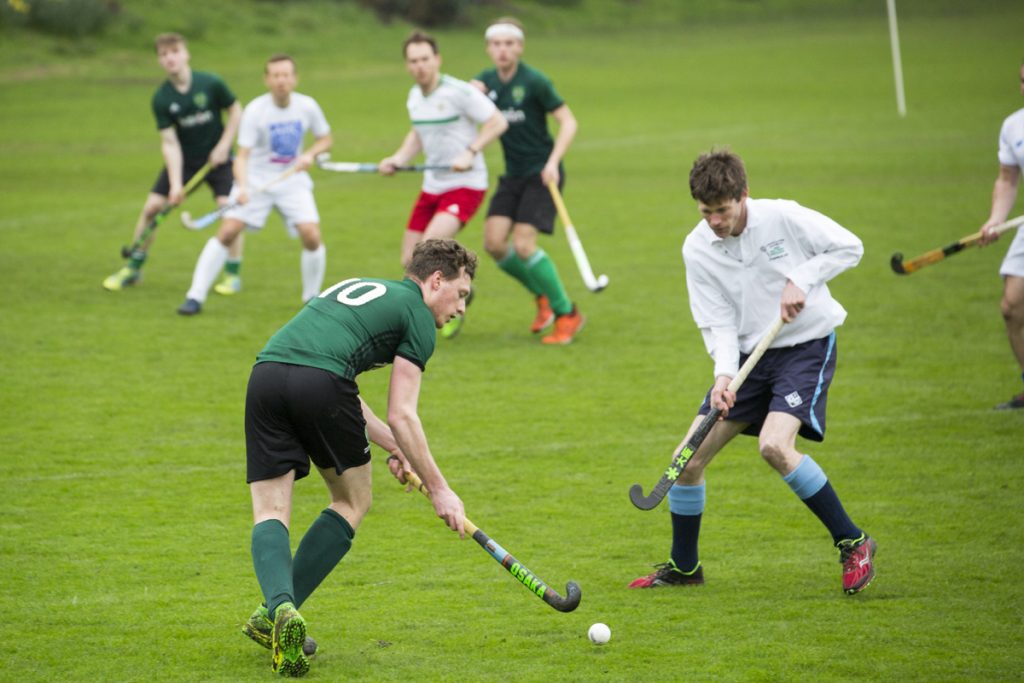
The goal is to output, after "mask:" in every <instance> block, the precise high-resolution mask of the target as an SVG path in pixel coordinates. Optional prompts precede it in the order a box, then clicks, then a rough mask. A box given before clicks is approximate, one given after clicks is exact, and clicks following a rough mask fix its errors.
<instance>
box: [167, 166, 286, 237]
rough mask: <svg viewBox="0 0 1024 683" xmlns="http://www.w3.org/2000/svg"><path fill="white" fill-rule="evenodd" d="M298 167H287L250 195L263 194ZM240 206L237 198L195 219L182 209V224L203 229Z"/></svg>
mask: <svg viewBox="0 0 1024 683" xmlns="http://www.w3.org/2000/svg"><path fill="white" fill-rule="evenodd" d="M296 168H297V167H296V166H292V167H291V168H288V169H286V170H285V171H284V172H283V173H281V174H280V175H278V176H277V177H276V178H274V179H273V180H271V181H270V182H269V183H267V184H265V185H263V186H262V187H257V188H256V189H255V190H253V191H252V192H251V193H249V196H250V197H252V196H253V195H257V194H262V193H264V192H266V191H267V190H269V189H270V187H271V186H272V185H275V184H277V183H279V182H281V181H282V180H284V179H285V178H287V177H288V176H290V175H292V174H293V173H295V171H296ZM239 206H241V204H239V202H238V200H237V199H236V200H235V201H233V202H229V203H227V204H225V205H224V206H222V207H220V208H219V209H216V210H214V211H211V212H210V213H208V214H205V215H203V216H200V217H199V218H197V219H195V220H192V214H190V213H189V212H188V211H182V212H181V224H182V225H183V226H185V227H186V228H188V229H189V230H202V229H203V228H208V227H210V226H211V225H213V224H214V223H216V222H217V221H218V220H219V219H220V217H221V216H223V215H224V214H225V213H227V212H228V211H230V210H231V209H237V208H238V207H239Z"/></svg>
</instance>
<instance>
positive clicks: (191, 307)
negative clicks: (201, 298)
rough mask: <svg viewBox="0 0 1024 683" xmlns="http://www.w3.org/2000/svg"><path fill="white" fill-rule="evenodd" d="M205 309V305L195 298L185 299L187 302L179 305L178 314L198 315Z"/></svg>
mask: <svg viewBox="0 0 1024 683" xmlns="http://www.w3.org/2000/svg"><path fill="white" fill-rule="evenodd" d="M202 310H203V305H202V304H201V303H199V302H198V301H196V300H195V299H185V303H183V304H182V305H181V306H178V315H197V314H198V313H199V312H200V311H202Z"/></svg>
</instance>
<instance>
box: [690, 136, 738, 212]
mask: <svg viewBox="0 0 1024 683" xmlns="http://www.w3.org/2000/svg"><path fill="white" fill-rule="evenodd" d="M746 189H747V170H746V169H745V168H744V167H743V160H742V159H740V157H739V155H737V154H734V153H733V152H730V151H729V150H728V149H719V150H715V149H713V150H711V151H710V152H705V153H704V154H701V155H700V156H699V157H697V160H696V161H695V162H693V168H691V169H690V196H691V197H693V198H694V199H696V200H697V201H698V202H703V203H704V204H716V203H718V202H721V201H725V200H728V199H736V200H738V199H740V198H741V197H742V196H743V193H744V191H746Z"/></svg>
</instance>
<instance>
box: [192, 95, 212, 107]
mask: <svg viewBox="0 0 1024 683" xmlns="http://www.w3.org/2000/svg"><path fill="white" fill-rule="evenodd" d="M192 101H193V102H195V104H196V106H197V107H199V108H200V109H206V105H207V104H208V103H209V101H210V100H209V98H208V97H206V93H204V92H197V93H196V94H195V95H193V96H192Z"/></svg>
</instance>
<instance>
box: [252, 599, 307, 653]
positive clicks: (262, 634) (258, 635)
mask: <svg viewBox="0 0 1024 683" xmlns="http://www.w3.org/2000/svg"><path fill="white" fill-rule="evenodd" d="M242 633H243V634H245V636H246V637H247V638H249V639H250V640H252V641H253V642H254V643H256V644H257V645H259V646H260V647H265V648H267V649H268V650H269V649H271V648H272V647H273V645H274V643H273V640H274V622H272V621H271V620H270V614H269V613H268V612H267V606H266V605H260V606H259V607H257V608H256V611H254V612H253V613H252V615H251V616H250V617H249V621H247V622H245V623H244V624H242ZM318 649H319V646H317V644H316V641H315V640H313V639H312V638H311V637H309V636H308V635H307V636H306V642H305V643H303V644H302V652H303V654H305V655H306V656H307V657H314V656H316V652H317V650H318Z"/></svg>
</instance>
